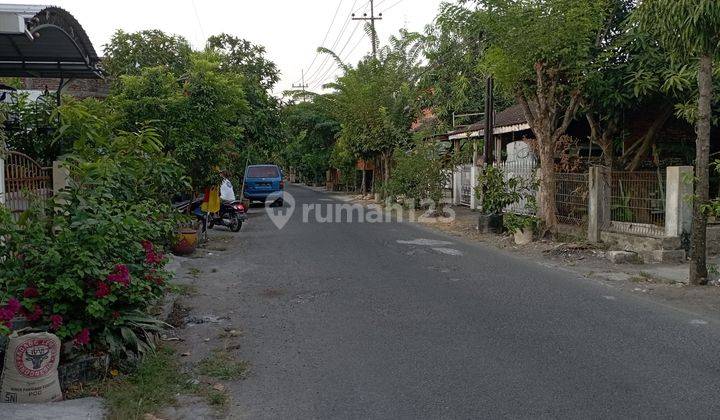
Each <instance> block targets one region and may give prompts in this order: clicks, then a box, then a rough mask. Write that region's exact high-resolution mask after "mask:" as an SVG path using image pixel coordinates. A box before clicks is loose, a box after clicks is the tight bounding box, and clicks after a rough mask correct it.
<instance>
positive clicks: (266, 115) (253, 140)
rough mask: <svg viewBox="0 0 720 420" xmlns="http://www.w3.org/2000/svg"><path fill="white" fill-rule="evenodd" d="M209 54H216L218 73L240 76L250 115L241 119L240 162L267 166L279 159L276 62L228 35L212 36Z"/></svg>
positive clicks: (262, 50)
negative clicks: (275, 95) (275, 93)
mask: <svg viewBox="0 0 720 420" xmlns="http://www.w3.org/2000/svg"><path fill="white" fill-rule="evenodd" d="M206 51H208V52H210V53H212V54H216V55H217V57H218V58H219V60H220V67H219V70H220V71H221V72H223V73H225V74H235V75H241V76H242V77H243V78H244V80H245V82H244V83H243V91H244V94H245V99H246V101H247V104H248V112H247V113H246V114H245V116H244V118H243V119H242V120H241V123H240V125H241V127H242V132H243V136H242V137H238V138H237V139H236V140H237V147H238V148H239V149H240V153H241V160H242V161H243V162H245V161H249V162H251V163H267V162H271V161H274V160H276V159H277V158H278V157H279V154H280V152H281V149H282V148H281V145H282V142H283V134H284V133H283V130H282V123H281V120H280V102H279V101H278V99H277V98H275V97H274V96H273V95H272V94H271V90H272V89H273V87H274V86H275V84H276V83H277V82H278V81H279V80H280V72H279V70H278V69H277V66H276V65H275V63H273V62H272V61H271V60H268V59H267V57H266V51H265V47H263V46H260V45H256V44H253V43H251V42H249V41H247V40H244V39H241V38H237V37H234V36H231V35H228V34H220V35H215V36H211V37H210V38H209V39H208V42H207V48H206Z"/></svg>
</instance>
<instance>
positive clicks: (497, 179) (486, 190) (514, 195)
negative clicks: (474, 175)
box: [475, 166, 530, 214]
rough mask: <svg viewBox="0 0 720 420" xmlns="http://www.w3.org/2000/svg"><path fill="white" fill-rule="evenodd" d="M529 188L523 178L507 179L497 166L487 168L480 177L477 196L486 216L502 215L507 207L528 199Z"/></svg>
mask: <svg viewBox="0 0 720 420" xmlns="http://www.w3.org/2000/svg"><path fill="white" fill-rule="evenodd" d="M529 191H530V190H529V186H528V185H526V183H525V182H524V181H523V180H522V179H521V178H515V177H513V178H510V179H508V180H506V179H505V173H504V172H503V170H502V169H500V168H498V167H496V166H486V167H485V168H484V169H483V170H482V171H480V174H479V175H478V184H477V187H476V189H475V195H476V197H477V199H478V200H480V201H481V202H482V207H483V211H484V212H485V213H486V214H500V213H502V212H503V210H504V209H505V207H507V206H509V205H511V204H515V203H517V202H519V201H520V200H522V199H523V198H527V197H528V193H529Z"/></svg>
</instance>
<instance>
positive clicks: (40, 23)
mask: <svg viewBox="0 0 720 420" xmlns="http://www.w3.org/2000/svg"><path fill="white" fill-rule="evenodd" d="M0 15H3V16H4V17H5V18H12V17H13V16H18V17H21V18H22V19H23V20H24V21H25V28H24V30H25V31H24V33H21V32H20V31H14V32H13V31H3V33H0V76H10V77H49V78H66V79H67V78H81V79H97V78H101V77H102V70H101V69H100V67H99V61H100V60H99V58H98V56H97V53H96V52H95V48H94V47H93V45H92V43H91V42H90V38H88V36H87V34H86V33H85V30H84V29H83V28H82V26H80V23H79V22H78V21H77V20H75V18H74V17H73V16H72V15H71V14H70V13H68V12H67V11H65V10H63V9H61V8H58V7H48V6H35V5H14V4H0ZM9 21H10V22H12V20H9Z"/></svg>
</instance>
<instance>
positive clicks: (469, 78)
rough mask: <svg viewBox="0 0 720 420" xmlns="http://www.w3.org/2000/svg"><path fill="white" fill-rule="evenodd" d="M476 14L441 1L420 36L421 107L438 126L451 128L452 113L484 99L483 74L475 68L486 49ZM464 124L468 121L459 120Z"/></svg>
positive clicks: (471, 107)
mask: <svg viewBox="0 0 720 420" xmlns="http://www.w3.org/2000/svg"><path fill="white" fill-rule="evenodd" d="M483 31H484V30H483V28H482V26H481V21H480V19H479V13H478V12H477V11H474V10H471V9H469V8H467V7H465V6H462V5H458V4H452V3H443V4H442V5H441V6H440V12H439V13H438V15H437V17H436V18H435V22H434V24H433V25H428V26H427V29H426V35H425V37H424V39H423V43H424V45H423V47H424V48H423V49H424V55H425V57H426V58H427V61H428V63H427V66H426V69H425V70H423V73H422V76H421V78H420V86H419V89H420V95H421V96H420V98H421V99H420V100H421V104H422V105H421V106H422V107H423V108H428V109H432V110H433V113H434V115H435V116H437V118H438V119H439V121H440V127H438V128H439V129H440V128H442V129H451V128H453V127H451V126H452V115H453V112H458V113H460V112H468V111H473V110H476V111H477V110H479V109H480V107H482V105H483V101H484V98H485V77H484V76H483V74H482V73H481V72H480V71H478V68H479V66H480V62H481V59H482V57H483V54H484V50H485V48H486V44H485V42H484V38H483V36H482V35H481V34H482V33H483ZM461 122H463V123H467V122H468V121H461Z"/></svg>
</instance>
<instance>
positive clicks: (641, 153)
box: [624, 106, 673, 171]
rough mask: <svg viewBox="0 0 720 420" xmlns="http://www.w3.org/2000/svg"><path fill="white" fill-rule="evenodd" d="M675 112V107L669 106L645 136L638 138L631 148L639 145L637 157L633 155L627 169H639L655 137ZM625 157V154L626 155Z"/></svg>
mask: <svg viewBox="0 0 720 420" xmlns="http://www.w3.org/2000/svg"><path fill="white" fill-rule="evenodd" d="M672 114H673V107H672V106H667V107H666V108H665V109H664V110H663V112H662V113H661V114H660V115H658V117H657V119H655V121H653V124H652V125H651V126H650V128H649V129H648V131H647V133H645V136H644V137H643V138H642V139H640V140H638V141H637V142H636V143H635V144H634V145H633V147H631V150H632V149H634V146H637V145H639V146H640V148H639V149H637V152H636V153H635V157H633V160H632V162H630V164H628V165H627V167H626V169H627V170H628V171H637V170H638V168H639V167H640V164H641V163H642V162H643V159H645V157H647V154H648V151H649V150H650V147H651V146H652V145H653V143H654V142H655V137H657V134H658V132H659V131H660V130H661V129H662V128H663V127H664V126H665V123H666V122H667V121H668V120H669V119H670V117H671V116H672ZM624 157H625V156H624Z"/></svg>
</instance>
